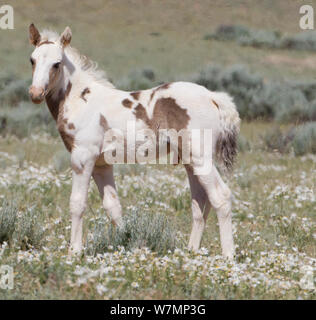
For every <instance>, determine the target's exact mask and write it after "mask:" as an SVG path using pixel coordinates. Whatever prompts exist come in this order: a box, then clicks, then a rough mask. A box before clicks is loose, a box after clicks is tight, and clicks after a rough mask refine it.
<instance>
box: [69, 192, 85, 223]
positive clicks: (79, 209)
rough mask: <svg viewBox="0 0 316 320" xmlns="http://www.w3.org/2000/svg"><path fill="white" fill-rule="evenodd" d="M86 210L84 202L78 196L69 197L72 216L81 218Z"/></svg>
mask: <svg viewBox="0 0 316 320" xmlns="http://www.w3.org/2000/svg"><path fill="white" fill-rule="evenodd" d="M85 209H86V200H85V199H83V197H82V196H81V195H79V194H74V195H71V197H70V213H71V215H72V216H77V217H78V218H81V217H82V215H83V212H84V211H85Z"/></svg>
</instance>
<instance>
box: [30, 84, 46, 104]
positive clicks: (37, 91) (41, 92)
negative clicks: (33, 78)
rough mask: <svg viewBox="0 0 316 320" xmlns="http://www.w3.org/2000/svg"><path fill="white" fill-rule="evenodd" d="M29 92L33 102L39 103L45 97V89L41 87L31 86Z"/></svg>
mask: <svg viewBox="0 0 316 320" xmlns="http://www.w3.org/2000/svg"><path fill="white" fill-rule="evenodd" d="M29 94H30V97H31V99H32V101H33V102H34V103H41V102H42V101H43V99H44V98H45V89H44V88H42V87H34V86H31V87H30V90H29Z"/></svg>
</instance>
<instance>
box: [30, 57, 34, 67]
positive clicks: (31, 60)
mask: <svg viewBox="0 0 316 320" xmlns="http://www.w3.org/2000/svg"><path fill="white" fill-rule="evenodd" d="M30 62H31V65H32V66H33V65H34V60H33V59H32V58H30Z"/></svg>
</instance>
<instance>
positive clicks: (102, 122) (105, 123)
mask: <svg viewBox="0 0 316 320" xmlns="http://www.w3.org/2000/svg"><path fill="white" fill-rule="evenodd" d="M100 126H101V127H102V128H103V129H104V130H107V129H108V128H109V125H108V122H107V121H106V119H105V117H104V115H103V114H100Z"/></svg>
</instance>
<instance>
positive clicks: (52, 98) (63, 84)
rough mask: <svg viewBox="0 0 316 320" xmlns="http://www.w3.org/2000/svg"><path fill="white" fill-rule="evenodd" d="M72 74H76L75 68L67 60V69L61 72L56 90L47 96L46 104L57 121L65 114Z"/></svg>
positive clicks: (53, 89)
mask: <svg viewBox="0 0 316 320" xmlns="http://www.w3.org/2000/svg"><path fill="white" fill-rule="evenodd" d="M71 73H74V66H73V65H72V64H71V63H70V61H69V60H68V59H66V62H65V67H64V68H63V70H61V74H60V76H59V79H58V80H57V82H56V85H55V87H54V88H52V89H51V90H50V91H49V93H48V94H47V96H46V103H47V106H48V109H49V111H50V113H51V114H52V116H53V118H54V119H55V121H57V120H58V117H59V116H60V114H61V113H62V112H63V104H64V102H65V99H66V98H67V96H68V95H69V93H70V90H71V87H72V81H71V76H70V75H71Z"/></svg>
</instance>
